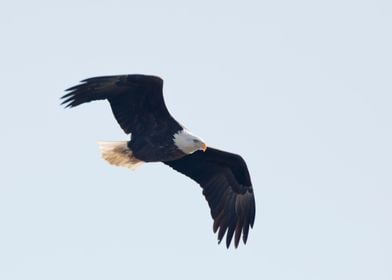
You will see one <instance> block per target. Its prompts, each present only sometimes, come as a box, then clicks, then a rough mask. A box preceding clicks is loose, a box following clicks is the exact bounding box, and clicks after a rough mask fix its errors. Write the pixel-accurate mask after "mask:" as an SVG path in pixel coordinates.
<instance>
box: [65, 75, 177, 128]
mask: <svg viewBox="0 0 392 280" xmlns="http://www.w3.org/2000/svg"><path fill="white" fill-rule="evenodd" d="M162 88H163V80H162V79H161V78H159V77H156V76H148V75H139V74H135V75H119V76H103V77H95V78H89V79H86V80H83V81H82V82H81V84H80V85H76V86H74V87H71V88H69V89H67V90H66V91H68V93H67V94H66V95H64V96H63V97H62V99H64V101H63V103H62V104H65V105H66V107H75V106H78V105H80V104H83V103H86V102H90V101H94V100H104V99H107V100H108V101H109V103H110V106H111V108H112V111H113V114H114V117H115V118H116V120H117V122H118V123H119V125H120V126H121V128H122V129H123V130H124V132H125V133H127V134H129V133H132V134H142V133H143V131H150V130H153V129H157V128H158V127H159V128H160V129H162V128H165V127H167V126H171V127H172V128H173V130H174V131H175V130H179V129H180V128H181V126H180V124H179V123H178V122H177V121H176V120H175V119H174V118H173V117H172V116H171V115H170V113H169V111H168V109H167V108H166V105H165V101H164V99H163V92H162Z"/></svg>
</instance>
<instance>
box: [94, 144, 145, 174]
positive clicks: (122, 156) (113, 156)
mask: <svg viewBox="0 0 392 280" xmlns="http://www.w3.org/2000/svg"><path fill="white" fill-rule="evenodd" d="M98 145H99V149H100V150H101V155H102V158H103V159H104V160H106V161H107V162H108V163H109V164H111V165H115V166H122V167H126V168H129V169H132V170H134V169H136V168H137V167H138V166H139V165H141V164H142V163H143V161H141V160H139V159H137V158H136V157H134V156H133V152H132V150H131V149H129V148H128V145H127V142H126V141H113V142H98Z"/></svg>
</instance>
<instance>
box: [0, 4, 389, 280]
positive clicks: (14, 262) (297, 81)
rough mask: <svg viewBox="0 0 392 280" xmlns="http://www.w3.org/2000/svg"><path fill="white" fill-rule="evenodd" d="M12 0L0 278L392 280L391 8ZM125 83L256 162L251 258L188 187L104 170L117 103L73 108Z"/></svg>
mask: <svg viewBox="0 0 392 280" xmlns="http://www.w3.org/2000/svg"><path fill="white" fill-rule="evenodd" d="M3 2H4V3H1V9H0V36H1V45H0V50H1V52H0V59H1V61H0V70H1V100H2V102H1V110H0V124H1V130H2V131H1V140H0V141H1V142H0V143H1V156H0V164H1V176H0V279H7V280H11V279H40V280H43V279H269V280H270V279H271V280H272V279H285V280H287V279H301V280H304V279H378V280H383V279H392V266H391V264H392V239H391V236H392V225H391V213H392V203H391V201H392V178H391V177H392V175H391V170H392V147H391V143H392V130H391V128H392V83H391V76H392V66H391V65H392V52H391V50H392V37H391V27H392V17H391V14H392V4H391V2H390V1H374V0H372V1H370V0H369V1H353V0H352V1H349V0H343V1H342V0H339V1H335V0H332V1H303V0H299V1H287V0H286V1H285V0H282V1H236V2H234V1H192V2H186V1H62V2H57V3H56V2H55V1H39V0H38V1H3ZM123 73H144V74H155V75H159V76H161V77H162V78H163V79H164V80H165V86H164V93H165V98H166V103H167V105H168V107H169V109H170V111H171V112H172V114H173V115H174V116H175V117H176V118H177V119H178V120H179V121H180V122H182V123H183V124H185V125H186V126H187V127H188V128H189V129H190V130H191V131H193V132H194V133H195V134H197V135H199V136H201V137H202V138H203V139H205V140H206V142H207V143H208V144H209V145H210V146H214V147H218V148H221V149H225V150H228V151H232V152H236V153H239V154H241V155H242V156H243V157H244V158H245V159H246V161H247V163H248V166H249V169H250V171H251V175H252V180H253V185H254V189H255V194H256V202H257V214H256V223H255V227H254V229H253V230H252V231H251V232H250V234H249V240H248V244H247V245H246V246H242V245H241V246H240V247H239V248H238V249H237V250H234V249H233V248H231V249H229V250H227V249H226V248H225V247H224V245H223V244H222V245H217V241H216V236H215V235H214V234H213V233H212V219H211V218H210V215H209V209H208V206H207V203H206V201H205V200H204V198H203V196H202V195H201V189H200V188H199V187H198V186H197V185H196V183H194V182H193V181H191V180H189V179H188V178H186V177H185V176H182V175H181V174H178V173H176V172H174V171H172V170H171V169H170V168H168V167H166V166H164V165H162V164H159V163H156V164H148V165H144V166H142V167H141V168H140V169H139V170H137V171H135V172H131V171H129V170H127V169H122V168H115V167H111V166H109V165H107V164H106V163H105V162H104V161H103V160H101V159H100V155H99V152H98V146H97V144H96V142H97V141H99V140H126V139H127V137H126V135H125V134H123V132H122V130H121V129H120V128H119V126H118V125H117V123H116V122H115V120H114V118H113V116H112V114H111V111H110V108H109V106H108V104H107V103H106V102H96V103H90V104H86V105H84V106H81V107H78V108H75V109H72V110H66V109H63V108H62V107H61V106H60V105H59V103H60V101H59V97H60V96H61V95H62V94H63V93H64V92H63V90H64V89H65V88H68V87H70V86H73V85H75V84H76V83H78V81H80V80H82V79H84V78H88V77H91V76H98V75H108V74H123Z"/></svg>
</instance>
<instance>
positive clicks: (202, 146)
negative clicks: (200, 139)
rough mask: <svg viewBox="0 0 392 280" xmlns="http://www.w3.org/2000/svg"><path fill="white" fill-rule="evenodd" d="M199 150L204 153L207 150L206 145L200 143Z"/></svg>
mask: <svg viewBox="0 0 392 280" xmlns="http://www.w3.org/2000/svg"><path fill="white" fill-rule="evenodd" d="M201 150H202V151H203V152H205V151H206V150H207V145H206V143H202V144H201Z"/></svg>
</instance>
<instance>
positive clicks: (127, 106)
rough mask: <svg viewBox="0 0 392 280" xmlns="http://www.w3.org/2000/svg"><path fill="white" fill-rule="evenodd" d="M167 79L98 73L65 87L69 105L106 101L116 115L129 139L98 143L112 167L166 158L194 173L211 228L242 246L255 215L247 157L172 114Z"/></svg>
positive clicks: (184, 171) (179, 168)
mask: <svg viewBox="0 0 392 280" xmlns="http://www.w3.org/2000/svg"><path fill="white" fill-rule="evenodd" d="M162 89H163V80H162V79H161V78H159V77H156V76H149V75H140V74H135V75H119V76H103V77H94V78H89V79H86V80H83V81H81V83H80V84H79V85H76V86H74V87H71V88H69V89H67V90H66V92H67V94H65V95H64V96H63V97H62V99H63V102H62V103H61V104H64V105H65V106H66V107H76V106H78V105H80V104H83V103H86V102H90V101H94V100H105V99H106V100H108V101H109V103H110V106H111V109H112V112H113V114H114V117H115V119H116V120H117V122H118V123H119V125H120V126H121V128H122V129H123V130H124V132H125V133H126V134H130V141H119V142H99V145H100V150H101V153H102V157H103V158H104V159H105V160H106V161H107V162H109V163H110V164H112V165H116V166H123V167H127V168H130V169H134V168H136V167H137V166H138V165H140V164H141V163H143V162H163V163H164V164H166V165H168V166H170V167H171V168H173V169H174V170H176V171H178V172H180V173H182V174H184V175H186V176H188V177H190V178H191V179H193V180H194V181H196V182H197V183H198V184H199V185H200V186H201V187H202V189H203V195H204V196H205V198H206V200H207V202H208V205H209V207H210V210H211V216H212V218H213V220H214V222H213V231H214V233H216V232H218V242H219V243H220V242H221V241H222V239H223V238H224V236H225V234H226V246H227V248H229V246H230V243H231V241H232V239H233V237H234V246H235V247H236V248H237V247H238V244H239V241H240V239H241V236H242V240H243V242H244V244H246V241H247V238H248V232H249V227H253V223H254V219H255V211H256V207H255V198H254V194H253V188H252V183H251V179H250V175H249V172H248V168H247V166H246V163H245V161H244V160H243V158H242V157H241V156H239V155H236V154H233V153H229V152H225V151H221V150H218V149H214V148H211V147H208V148H207V145H206V144H205V142H204V141H203V140H202V139H201V138H200V137H197V136H195V135H194V134H192V133H191V132H190V131H189V130H187V129H185V128H184V127H183V126H182V125H181V124H180V123H179V122H177V121H176V120H175V119H174V118H173V117H172V116H171V115H170V113H169V111H168V109H167V108H166V105H165V102H164V99H163V90H162Z"/></svg>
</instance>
